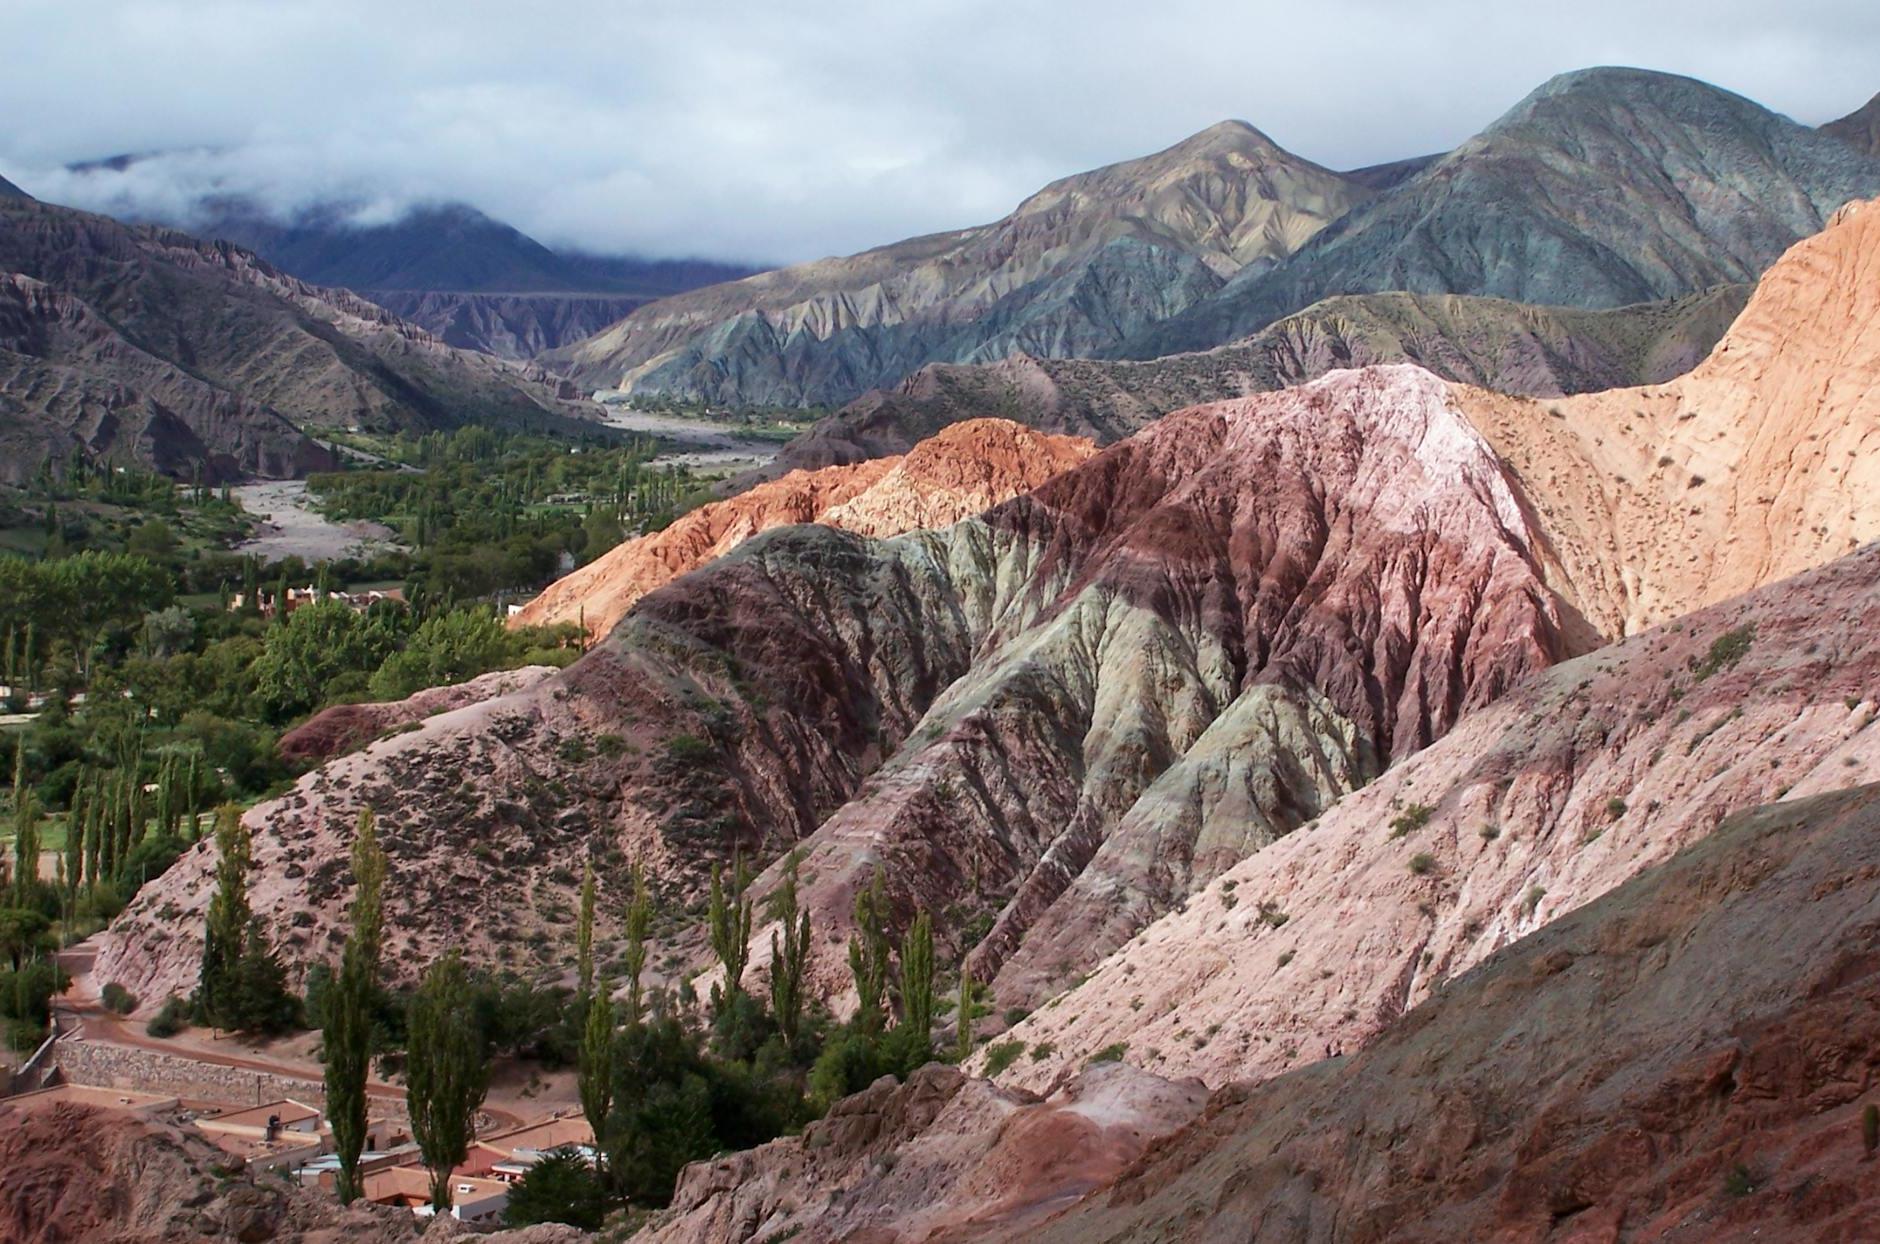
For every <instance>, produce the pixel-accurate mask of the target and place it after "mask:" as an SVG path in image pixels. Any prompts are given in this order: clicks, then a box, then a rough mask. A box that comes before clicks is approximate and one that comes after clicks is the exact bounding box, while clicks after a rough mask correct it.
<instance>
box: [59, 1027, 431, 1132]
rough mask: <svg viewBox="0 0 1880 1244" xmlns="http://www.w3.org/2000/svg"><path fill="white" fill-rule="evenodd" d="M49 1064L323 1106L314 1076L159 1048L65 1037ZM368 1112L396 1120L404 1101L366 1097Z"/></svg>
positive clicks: (110, 1083) (69, 1076)
mask: <svg viewBox="0 0 1880 1244" xmlns="http://www.w3.org/2000/svg"><path fill="white" fill-rule="evenodd" d="M53 1062H54V1063H55V1064H56V1065H57V1066H58V1068H59V1070H60V1071H61V1072H62V1073H63V1074H64V1076H65V1078H66V1080H67V1081H69V1082H71V1083H75V1084H95V1085H98V1086H100V1087H104V1088H127V1089H136V1090H138V1091H139V1092H144V1093H161V1094H164V1095H166V1096H176V1097H181V1098H183V1099H184V1100H186V1101H205V1102H215V1103H217V1104H219V1105H227V1106H254V1105H259V1104H260V1103H262V1102H268V1101H275V1100H277V1099H279V1098H282V1097H291V1098H293V1099H294V1100H296V1101H303V1102H306V1103H307V1104H308V1105H309V1106H318V1107H320V1108H321V1109H322V1110H324V1109H325V1108H326V1086H325V1085H324V1084H322V1083H321V1082H320V1081H319V1080H303V1079H300V1078H299V1077H297V1076H282V1075H275V1074H274V1073H272V1072H266V1071H250V1070H248V1069H247V1068H245V1067H227V1066H223V1065H222V1064H221V1063H208V1062H198V1061H196V1060H195V1059H192V1058H186V1057H184V1056H182V1055H180V1054H172V1053H168V1052H166V1051H162V1050H146V1049H139V1048H136V1047H134V1046H124V1045H106V1044H102V1043H100V1042H97V1041H81V1040H74V1039H72V1038H70V1037H67V1038H64V1039H62V1040H60V1041H59V1042H58V1043H57V1044H56V1045H55V1046H54V1047H53ZM371 1112H372V1116H373V1117H374V1118H385V1117H395V1118H399V1119H402V1118H404V1117H405V1104H404V1102H402V1101H399V1102H391V1101H383V1100H380V1099H378V1098H376V1097H375V1098H373V1099H372V1100H371Z"/></svg>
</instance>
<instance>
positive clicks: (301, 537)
mask: <svg viewBox="0 0 1880 1244" xmlns="http://www.w3.org/2000/svg"><path fill="white" fill-rule="evenodd" d="M233 492H234V494H235V497H236V499H237V500H239V501H240V502H241V504H242V508H243V509H245V510H247V511H248V512H249V513H250V514H253V515H255V516H256V517H258V518H260V519H261V520H262V522H261V526H260V527H259V528H258V529H257V531H256V534H255V536H254V538H253V539H251V540H246V541H243V542H242V543H241V544H238V545H236V546H235V551H236V552H237V553H256V554H259V555H260V556H261V558H262V560H263V561H267V562H278V561H281V560H283V559H284V558H288V557H300V558H303V559H305V560H306V561H310V562H312V561H321V560H328V559H332V558H339V557H347V556H358V555H361V554H370V553H373V552H377V551H380V550H384V549H392V548H401V547H403V546H402V545H400V544H399V543H398V541H397V540H395V539H393V534H394V533H393V532H392V529H391V528H389V527H385V526H381V525H380V524H378V523H369V522H351V523H336V522H333V521H332V520H331V519H329V518H327V517H326V516H325V515H324V514H321V513H320V512H319V511H318V510H316V509H314V508H313V505H312V499H311V498H310V497H309V496H308V494H307V483H306V481H305V480H276V481H273V482H270V483H265V484H242V485H240V486H239V487H237V488H235V489H233Z"/></svg>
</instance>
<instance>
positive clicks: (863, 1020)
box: [849, 872, 889, 1033]
mask: <svg viewBox="0 0 1880 1244" xmlns="http://www.w3.org/2000/svg"><path fill="white" fill-rule="evenodd" d="M854 915H855V934H854V936H853V937H852V938H851V939H850V940H849V972H850V974H851V975H853V976H854V977H855V995H856V998H857V999H858V1005H857V1007H856V1011H855V1021H856V1023H857V1025H858V1026H859V1027H860V1028H861V1029H862V1031H864V1032H870V1033H876V1032H880V1031H881V1019H882V1010H881V1004H882V1000H883V998H884V997H885V996H886V994H887V992H888V957H889V949H888V899H887V895H886V893H885V892H884V891H883V889H882V884H881V873H880V872H876V873H875V875H874V877H873V878H872V879H871V880H870V881H869V883H868V886H867V888H865V889H862V890H858V891H856V894H855V913H854Z"/></svg>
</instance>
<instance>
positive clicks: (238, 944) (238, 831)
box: [196, 804, 251, 1028]
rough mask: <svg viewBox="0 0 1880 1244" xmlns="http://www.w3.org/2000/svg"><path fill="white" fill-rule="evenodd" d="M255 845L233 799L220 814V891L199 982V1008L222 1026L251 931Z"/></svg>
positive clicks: (217, 870) (204, 945)
mask: <svg viewBox="0 0 1880 1244" xmlns="http://www.w3.org/2000/svg"><path fill="white" fill-rule="evenodd" d="M250 848H251V843H250V841H249V836H248V828H247V826H245V825H243V824H242V814H241V809H240V808H237V807H235V806H234V805H233V804H229V805H226V806H224V807H223V808H222V809H221V810H220V811H218V812H217V813H216V817H215V849H216V855H217V861H216V866H215V883H216V886H215V897H214V898H212V899H210V900H209V917H208V925H207V927H206V928H205V930H204V932H203V939H202V974H201V976H200V978H199V979H198V981H197V986H196V1009H197V1010H198V1011H199V1012H200V1013H201V1015H202V1017H203V1018H204V1019H206V1020H207V1021H208V1022H209V1023H211V1024H213V1025H215V1026H216V1027H218V1028H219V1027H222V1026H223V1021H224V1020H225V1019H227V1018H229V1016H230V1012H231V1007H230V1004H231V1002H232V1001H233V999H232V996H231V995H232V992H233V986H234V983H235V976H236V972H237V970H238V968H239V967H240V964H241V957H242V950H243V947H244V946H245V944H246V940H247V936H248V923H249V920H250V918H251V914H250V911H249V907H248V863H249V855H250Z"/></svg>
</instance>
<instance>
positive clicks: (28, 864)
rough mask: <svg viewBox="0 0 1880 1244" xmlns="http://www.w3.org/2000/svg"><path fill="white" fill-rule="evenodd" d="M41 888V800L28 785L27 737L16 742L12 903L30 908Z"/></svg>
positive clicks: (22, 737) (14, 747)
mask: <svg viewBox="0 0 1880 1244" xmlns="http://www.w3.org/2000/svg"><path fill="white" fill-rule="evenodd" d="M38 888H39V801H38V800H37V799H36V798H34V797H33V792H32V791H30V790H28V789H27V788H26V739H25V737H24V736H23V735H22V736H21V737H20V738H19V739H17V740H16V741H15V742H14V744H13V905H14V906H15V907H30V906H32V905H33V897H34V895H35V893H36V891H37V890H38Z"/></svg>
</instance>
